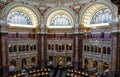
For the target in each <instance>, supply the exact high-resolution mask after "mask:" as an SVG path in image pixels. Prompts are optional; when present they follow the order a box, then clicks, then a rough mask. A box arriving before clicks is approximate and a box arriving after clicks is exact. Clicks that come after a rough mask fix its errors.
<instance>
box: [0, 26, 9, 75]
mask: <svg viewBox="0 0 120 77" xmlns="http://www.w3.org/2000/svg"><path fill="white" fill-rule="evenodd" d="M7 27H8V25H6V24H2V25H1V24H0V74H1V76H0V77H8V72H9V70H8V69H9V66H8V50H7V49H8V47H7V38H6V36H7V34H8V31H7Z"/></svg>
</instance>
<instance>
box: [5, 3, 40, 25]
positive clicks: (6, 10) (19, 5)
mask: <svg viewBox="0 0 120 77" xmlns="http://www.w3.org/2000/svg"><path fill="white" fill-rule="evenodd" d="M15 7H26V8H28V9H30V10H31V11H33V12H34V13H35V15H36V16H37V19H38V24H40V17H41V14H40V12H39V11H38V9H36V8H35V7H34V6H30V5H27V4H23V3H18V2H12V3H10V4H8V5H7V6H6V7H5V8H4V9H3V13H4V14H5V17H4V18H5V20H7V15H8V14H9V11H10V10H12V9H13V8H15Z"/></svg>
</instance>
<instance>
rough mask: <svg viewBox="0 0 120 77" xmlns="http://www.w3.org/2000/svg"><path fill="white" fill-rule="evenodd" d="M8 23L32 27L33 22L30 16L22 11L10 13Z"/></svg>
mask: <svg viewBox="0 0 120 77" xmlns="http://www.w3.org/2000/svg"><path fill="white" fill-rule="evenodd" d="M7 23H9V24H20V25H32V21H31V19H30V17H29V16H28V15H26V14H25V13H23V12H22V11H13V12H10V13H9V15H8V17H7Z"/></svg>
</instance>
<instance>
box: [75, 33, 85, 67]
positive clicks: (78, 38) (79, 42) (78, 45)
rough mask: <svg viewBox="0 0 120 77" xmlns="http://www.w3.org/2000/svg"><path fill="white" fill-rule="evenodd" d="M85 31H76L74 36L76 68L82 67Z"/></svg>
mask: <svg viewBox="0 0 120 77" xmlns="http://www.w3.org/2000/svg"><path fill="white" fill-rule="evenodd" d="M83 35H84V34H83V33H82V32H81V33H78V32H75V33H74V38H73V67H74V69H82V46H83Z"/></svg>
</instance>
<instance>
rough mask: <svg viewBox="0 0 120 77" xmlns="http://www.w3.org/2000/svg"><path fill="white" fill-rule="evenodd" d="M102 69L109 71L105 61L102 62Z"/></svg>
mask: <svg viewBox="0 0 120 77" xmlns="http://www.w3.org/2000/svg"><path fill="white" fill-rule="evenodd" d="M103 71H104V72H109V64H108V63H106V62H104V63H103Z"/></svg>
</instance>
